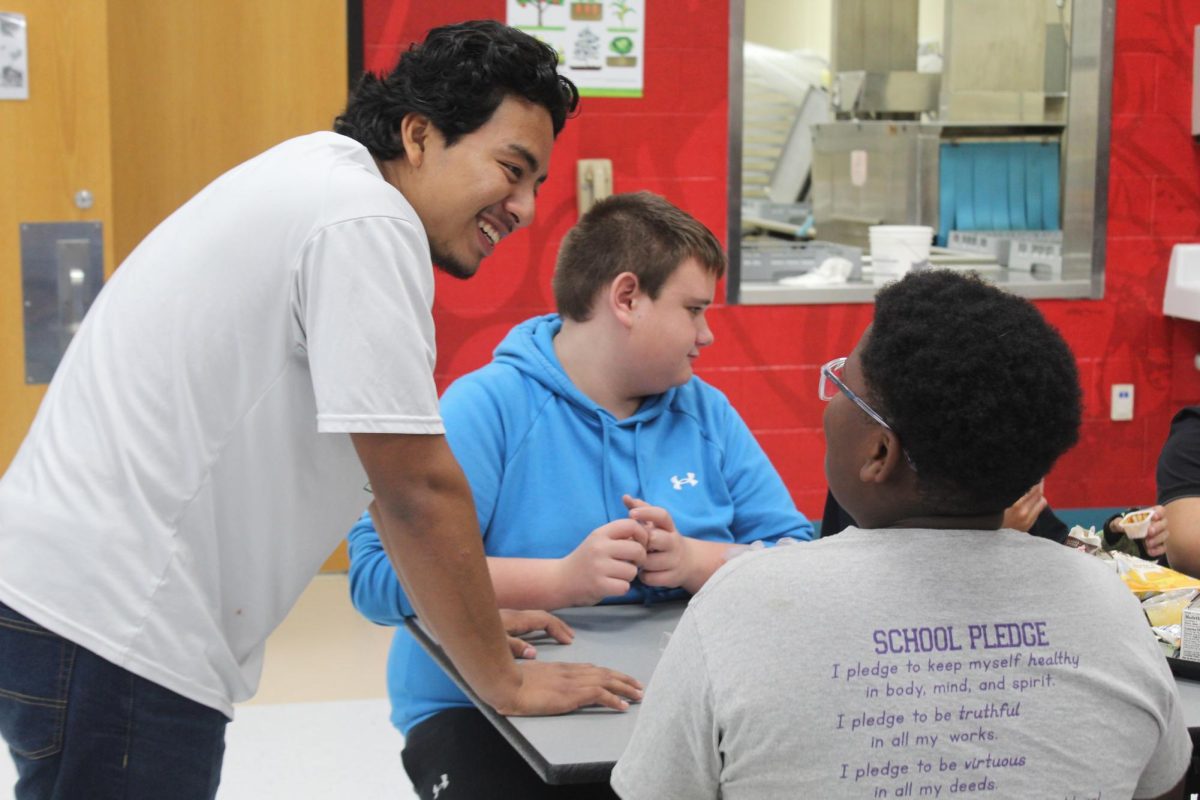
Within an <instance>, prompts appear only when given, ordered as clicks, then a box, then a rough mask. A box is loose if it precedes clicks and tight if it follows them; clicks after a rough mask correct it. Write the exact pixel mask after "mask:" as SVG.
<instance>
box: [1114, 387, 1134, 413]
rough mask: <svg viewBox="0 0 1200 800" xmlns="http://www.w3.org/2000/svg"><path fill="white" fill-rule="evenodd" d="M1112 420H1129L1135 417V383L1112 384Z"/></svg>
mask: <svg viewBox="0 0 1200 800" xmlns="http://www.w3.org/2000/svg"><path fill="white" fill-rule="evenodd" d="M1111 417H1112V420H1113V421H1114V422H1128V421H1129V420H1131V419H1133V384H1132V383H1114V384H1113V385H1112V414H1111Z"/></svg>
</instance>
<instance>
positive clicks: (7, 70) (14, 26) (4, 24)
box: [0, 11, 29, 100]
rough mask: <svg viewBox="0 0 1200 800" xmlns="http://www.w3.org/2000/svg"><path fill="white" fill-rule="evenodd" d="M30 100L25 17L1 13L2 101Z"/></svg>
mask: <svg viewBox="0 0 1200 800" xmlns="http://www.w3.org/2000/svg"><path fill="white" fill-rule="evenodd" d="M28 99H29V52H28V46H27V37H26V35H25V15H24V14H13V13H10V12H7V11H0V100H28Z"/></svg>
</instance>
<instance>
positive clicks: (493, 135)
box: [0, 21, 638, 800]
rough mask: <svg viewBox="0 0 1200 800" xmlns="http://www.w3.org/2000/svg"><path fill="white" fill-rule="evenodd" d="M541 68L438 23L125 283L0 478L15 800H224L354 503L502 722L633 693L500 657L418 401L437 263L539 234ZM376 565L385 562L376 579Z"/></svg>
mask: <svg viewBox="0 0 1200 800" xmlns="http://www.w3.org/2000/svg"><path fill="white" fill-rule="evenodd" d="M556 68H557V57H556V55H555V52H554V50H553V49H552V48H550V47H548V46H546V45H544V44H541V43H539V42H537V41H536V40H535V39H533V38H532V37H530V36H528V35H526V34H524V33H521V32H519V31H516V30H514V29H512V28H508V27H506V26H504V25H501V24H499V23H496V22H490V21H489V22H474V23H464V24H461V25H454V26H448V27H445V28H439V29H436V30H434V31H432V32H430V33H429V35H428V37H427V38H426V40H425V41H424V42H423V43H421V44H418V45H415V46H413V47H412V48H410V49H409V50H408V51H407V52H405V54H404V55H403V56H402V57H401V59H400V62H399V64H398V65H397V67H396V68H395V70H394V71H393V72H392V73H391V74H390V75H388V76H387V77H385V78H376V77H374V76H368V77H366V78H364V79H363V81H362V83H361V84H360V86H359V88H358V90H357V91H356V93H355V95H354V97H353V98H352V99H351V101H350V103H349V105H348V106H347V108H346V110H345V112H344V113H343V114H342V115H341V116H340V117H339V118H338V120H337V122H336V132H332V133H331V132H326V133H316V134H312V135H309V136H303V137H300V138H297V139H292V140H290V141H287V142H284V143H283V144H280V145H278V146H277V147H274V148H272V149H271V150H268V151H267V152H265V153H263V154H261V155H259V156H258V157H256V158H254V159H251V160H250V161H248V162H246V163H244V164H242V165H240V166H238V167H236V168H234V169H233V170H231V171H230V172H228V173H226V174H225V175H223V176H221V177H220V178H218V179H217V180H216V181H214V182H213V183H212V184H210V185H209V186H208V187H207V188H205V189H204V190H203V191H201V192H200V193H199V194H198V195H196V196H195V197H194V198H192V199H191V200H190V201H189V202H188V203H186V204H185V205H184V206H182V207H181V208H180V209H179V210H177V211H176V212H175V213H174V214H172V215H171V216H170V217H169V218H168V219H167V220H165V221H164V222H163V223H162V224H161V225H159V226H158V227H157V228H156V229H155V230H154V231H153V232H152V233H151V234H150V235H149V236H148V237H147V238H146V239H145V241H143V242H142V243H141V244H140V245H139V246H138V247H137V249H136V250H135V251H134V252H133V253H132V254H131V255H130V257H129V258H128V259H127V260H126V261H125V263H124V264H123V265H122V266H121V267H120V269H119V270H118V271H117V273H116V275H115V276H114V278H113V279H112V280H111V281H110V282H109V284H108V286H106V287H105V289H104V291H103V292H102V293H101V295H100V297H99V298H98V300H97V301H96V303H95V305H94V306H93V307H92V309H91V310H90V312H89V313H88V316H87V319H86V320H85V321H84V324H83V326H82V327H81V328H80V330H79V332H78V334H77V335H76V336H75V340H74V342H73V343H72V345H71V347H70V349H69V350H68V352H67V354H66V356H65V358H64V359H63V361H62V364H61V365H60V366H59V368H58V371H57V373H56V374H55V376H54V380H53V382H52V383H51V385H50V387H49V390H48V392H47V394H46V398H45V401H44V402H43V403H42V406H41V408H40V410H39V412H38V416H37V419H36V420H35V422H34V424H33V427H32V429H31V430H30V433H29V435H28V437H27V438H26V440H25V442H24V443H23V445H22V447H21V449H20V452H19V453H18V454H17V456H16V459H15V460H14V461H13V463H12V466H11V467H10V468H9V470H8V472H7V473H6V474H5V476H4V478H3V479H2V480H0V654H2V655H0V733H2V734H3V736H4V739H5V740H6V741H7V743H8V744H9V747H10V749H11V751H12V753H13V757H14V759H15V761H16V763H17V768H18V774H19V781H18V783H17V786H16V796H17V798H18V799H19V800H27V799H29V798H51V797H55V798H57V797H89V798H109V797H124V798H166V797H169V798H174V799H175V800H193V798H211V797H213V796H214V795H215V793H216V790H217V785H218V781H219V778H220V769H221V760H222V756H223V752H224V731H225V725H226V722H227V721H228V719H229V717H231V716H232V713H233V704H234V703H235V702H237V701H240V700H245V699H246V698H248V697H250V696H251V695H252V694H253V693H254V691H255V689H256V686H257V683H258V680H259V674H260V670H261V665H262V657H263V645H264V642H265V640H266V637H267V635H268V634H269V633H270V631H271V630H272V629H273V628H274V627H275V626H276V625H278V624H279V622H280V621H281V620H282V619H283V618H284V616H285V615H286V614H287V612H288V609H289V608H290V607H291V606H292V604H293V603H294V602H295V600H296V598H297V596H298V595H299V594H300V592H301V591H302V590H303V588H304V587H305V585H306V584H307V583H308V582H309V580H310V579H311V578H312V576H313V575H314V574H315V573H316V572H317V570H318V568H319V566H320V564H321V563H322V561H323V560H324V559H325V558H326V557H327V556H328V555H329V553H330V552H331V551H332V549H333V548H334V546H335V545H336V544H337V542H338V541H339V540H340V538H341V536H342V533H343V532H344V531H345V529H346V525H347V524H348V523H349V522H350V521H351V520H353V519H354V517H355V516H356V515H357V514H359V513H360V512H361V511H362V506H363V502H364V497H368V495H366V494H365V493H364V492H363V486H364V484H366V483H367V481H368V480H369V481H370V485H371V487H372V488H373V491H374V495H373V497H374V503H373V505H372V507H371V508H372V513H373V514H374V515H375V519H376V520H377V521H378V523H379V529H380V531H381V533H382V536H383V541H384V543H385V544H386V546H387V548H388V551H389V552H390V553H391V555H392V556H393V558H394V562H393V564H394V566H395V568H396V569H398V570H400V571H401V573H402V575H403V576H404V578H405V581H406V584H407V585H408V587H409V589H410V591H411V596H412V597H413V600H414V603H415V604H416V605H417V606H418V607H419V608H420V610H421V613H422V616H423V617H424V619H425V621H426V623H427V624H429V625H430V626H431V627H432V628H433V629H434V630H435V631H436V632H437V634H438V636H439V638H440V639H441V641H442V643H443V645H444V646H445V647H446V650H447V651H448V652H449V654H450V656H451V658H453V659H454V660H455V662H456V663H458V664H459V665H460V670H461V671H462V673H463V675H464V676H466V678H467V680H468V681H470V682H471V684H472V686H474V687H475V689H476V691H477V692H478V693H479V694H480V696H482V697H483V698H485V699H486V700H487V701H488V702H490V703H492V704H493V705H495V706H496V707H497V708H499V709H501V710H502V711H504V712H505V713H510V714H514V713H515V714H522V713H539V712H546V713H556V712H562V711H567V710H570V709H573V708H576V707H578V706H580V705H586V704H590V703H601V704H605V705H609V706H612V707H615V708H620V707H623V705H624V700H623V699H622V698H626V697H627V698H636V697H637V696H638V687H637V685H636V682H634V681H632V679H629V678H627V677H625V676H622V675H620V674H617V673H613V672H610V671H608V670H603V669H599V668H595V667H591V666H588V665H579V666H572V667H567V668H563V667H560V666H555V665H547V664H528V665H523V666H522V665H518V664H517V663H516V662H514V660H513V658H512V655H511V653H510V650H509V645H508V644H507V643H506V639H505V636H504V631H503V628H502V624H501V619H500V617H499V616H498V613H497V610H496V605H495V600H494V596H493V592H492V588H491V583H490V581H489V580H488V576H487V569H486V564H485V562H484V559H483V552H482V548H481V546H480V543H479V535H478V531H477V523H476V517H475V513H474V508H473V506H472V502H471V493H470V489H469V488H468V486H467V483H466V480H465V479H464V477H463V474H462V471H461V469H460V468H459V467H458V464H457V463H456V462H455V460H454V457H453V455H452V453H451V452H450V449H449V447H448V446H447V444H446V442H445V439H444V437H443V435H442V432H443V427H442V421H441V418H440V415H439V411H438V398H437V394H436V390H435V387H434V381H433V366H434V330H433V318H432V314H431V305H432V300H433V265H434V264H437V265H438V266H440V267H442V268H443V269H445V270H447V271H450V272H452V273H454V274H455V275H458V276H460V277H468V276H470V275H471V274H473V273H474V272H475V271H476V270H477V269H478V267H479V264H480V262H481V261H482V260H483V259H484V258H486V257H487V256H489V255H491V254H492V252H493V250H494V248H495V247H496V245H497V244H498V243H499V242H500V241H501V240H502V239H503V238H504V237H505V236H506V235H508V234H510V233H512V232H514V231H516V230H519V229H520V228H523V227H525V226H527V225H529V224H530V223H531V222H532V221H533V216H534V197H535V194H536V191H537V187H538V185H539V184H540V183H541V182H542V181H544V180H545V178H546V170H547V166H548V162H549V158H550V151H551V148H552V145H553V142H554V137H555V136H556V135H557V133H558V132H559V131H560V130H561V129H562V126H563V124H564V122H565V120H566V118H567V116H568V115H569V114H570V113H571V111H572V110H573V109H574V108H575V106H576V103H577V100H578V95H577V93H576V91H575V87H574V86H573V85H572V84H571V83H570V81H568V80H566V79H565V78H562V77H561V76H559V75H558V73H557V70H556ZM389 569H390V567H389Z"/></svg>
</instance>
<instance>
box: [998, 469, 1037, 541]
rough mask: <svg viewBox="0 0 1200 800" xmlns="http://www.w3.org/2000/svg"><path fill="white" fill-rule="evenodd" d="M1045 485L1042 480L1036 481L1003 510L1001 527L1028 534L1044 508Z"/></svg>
mask: <svg viewBox="0 0 1200 800" xmlns="http://www.w3.org/2000/svg"><path fill="white" fill-rule="evenodd" d="M1045 484H1046V482H1045V481H1044V480H1041V481H1038V482H1037V483H1035V484H1034V485H1033V488H1032V489H1030V490H1029V491H1028V492H1026V493H1025V494H1023V495H1021V496H1020V497H1019V498H1017V501H1016V502H1015V503H1013V504H1012V505H1011V506H1009V507H1008V508H1006V509H1004V522H1003V523H1001V526H1002V527H1005V528H1012V529H1014V530H1018V531H1025V532H1026V533H1028V532H1029V529H1030V528H1032V527H1033V523H1034V522H1036V521H1037V518H1038V514H1041V513H1042V510H1043V509H1044V508H1045V507H1046V497H1045V494H1044V491H1045V488H1046V487H1045Z"/></svg>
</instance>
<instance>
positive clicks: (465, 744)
mask: <svg viewBox="0 0 1200 800" xmlns="http://www.w3.org/2000/svg"><path fill="white" fill-rule="evenodd" d="M402 757H403V760H404V770H405V771H406V772H407V773H408V777H409V779H410V780H412V782H413V788H415V789H416V790H417V796H418V797H420V798H421V800H476V798H478V800H498V799H499V798H520V799H521V800H526V798H530V800H533V799H534V798H546V799H547V800H551V798H554V799H555V800H566V799H567V798H571V800H575V798H579V800H615V798H616V797H617V795H616V794H615V793H614V792H613V790H612V789H611V788H609V785H608V784H607V783H588V784H572V785H568V786H550V785H548V784H546V783H544V782H543V781H542V779H541V778H539V777H538V775H537V773H536V772H534V771H533V768H532V767H530V766H529V764H527V763H526V762H525V759H523V758H522V757H521V754H520V753H518V752H517V751H516V750H514V749H513V748H512V745H510V744H509V743H508V742H507V741H506V740H505V738H504V737H503V736H501V735H500V732H499V731H498V730H496V728H495V727H494V726H493V725H492V723H490V722H488V721H487V718H486V717H484V716H483V714H482V713H480V712H479V711H478V710H476V709H474V708H449V709H446V710H445V711H442V712H441V713H439V714H437V715H435V716H433V717H430V718H429V719H427V720H425V721H424V722H422V723H421V724H420V725H417V726H416V727H415V728H413V729H412V730H410V731H409V732H408V735H407V736H405V737H404V752H403V754H402Z"/></svg>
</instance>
